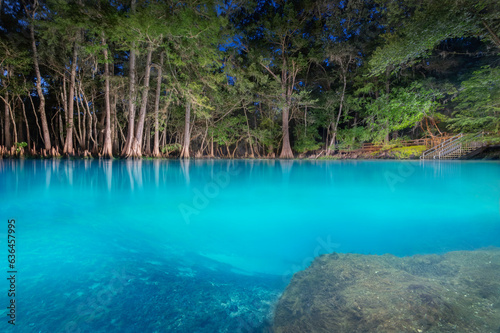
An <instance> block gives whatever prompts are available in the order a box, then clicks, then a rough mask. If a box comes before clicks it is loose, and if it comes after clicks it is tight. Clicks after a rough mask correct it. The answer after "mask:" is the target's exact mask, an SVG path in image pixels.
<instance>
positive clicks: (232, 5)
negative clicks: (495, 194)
mask: <svg viewBox="0 0 500 333" xmlns="http://www.w3.org/2000/svg"><path fill="white" fill-rule="evenodd" d="M499 54H500V3H499V1H498V0H477V1H476V0H474V1H473V0H342V1H339V0H318V1H315V0H288V1H283V0H270V1H267V0H251V1H243V0H206V1H202V0H185V1H175V0H164V1H161V0H68V1H65V0H22V1H10V0H0V111H1V113H0V137H1V142H0V146H1V147H0V155H2V154H10V155H16V154H17V155H37V156H69V157H71V156H85V157H89V156H92V157H104V158H112V157H122V158H134V157H143V156H148V157H176V158H192V157H196V158H201V157H221V158H245V157H248V158H274V157H276V158H296V157H303V156H307V154H311V153H317V152H318V151H322V152H323V153H324V155H325V156H329V155H334V154H336V152H338V151H339V150H341V149H344V150H345V149H347V150H349V149H355V148H357V147H359V146H360V145H361V144H363V143H380V144H388V143H390V142H394V141H397V140H403V139H418V138H426V137H427V138H429V137H431V138H432V137H435V136H442V135H445V134H452V133H478V132H481V131H484V132H487V133H490V134H491V135H497V136H498V133H499V132H500V57H499Z"/></svg>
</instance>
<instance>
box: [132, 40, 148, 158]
mask: <svg viewBox="0 0 500 333" xmlns="http://www.w3.org/2000/svg"><path fill="white" fill-rule="evenodd" d="M152 54H153V49H152V47H151V46H149V47H148V55H147V57H146V69H145V71H146V72H145V74H144V90H143V91H142V101H141V109H140V112H139V120H138V121H137V130H136V133H135V139H134V141H133V143H132V148H131V153H130V155H129V156H133V157H141V156H142V139H143V133H144V120H145V119H146V109H147V106H148V93H149V78H150V75H151V56H152Z"/></svg>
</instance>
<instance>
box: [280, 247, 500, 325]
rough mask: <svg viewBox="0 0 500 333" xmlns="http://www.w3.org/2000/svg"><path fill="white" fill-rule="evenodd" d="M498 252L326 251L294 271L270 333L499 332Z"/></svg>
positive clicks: (499, 272) (499, 267)
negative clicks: (401, 254)
mask: <svg viewBox="0 0 500 333" xmlns="http://www.w3.org/2000/svg"><path fill="white" fill-rule="evenodd" d="M499 277H500V249H497V248H488V249H485V250H478V251H460V252H450V253H446V254H444V255H416V256H413V257H405V258H398V257H395V256H392V255H382V256H376V255H360V254H337V253H333V254H329V255H323V256H321V257H318V258H316V260H314V262H313V263H312V264H311V266H310V267H309V268H307V269H306V270H305V271H302V272H298V273H297V274H295V275H294V277H293V278H292V281H291V282H290V284H289V285H288V287H287V288H286V290H285V292H284V293H283V295H282V297H281V299H280V301H279V303H278V305H277V307H276V310H275V317H274V332H276V333H296V332H325V333H326V332H329V333H343V332H346V333H352V332H384V333H391V332H461V333H467V332H478V333H479V332H481V333H485V332H500V279H499Z"/></svg>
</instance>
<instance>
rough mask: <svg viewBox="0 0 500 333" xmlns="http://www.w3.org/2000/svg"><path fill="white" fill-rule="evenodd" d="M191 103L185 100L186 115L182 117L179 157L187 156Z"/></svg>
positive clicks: (189, 139) (189, 138)
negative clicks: (181, 138)
mask: <svg viewBox="0 0 500 333" xmlns="http://www.w3.org/2000/svg"><path fill="white" fill-rule="evenodd" d="M190 129H191V103H190V102H189V101H187V102H186V117H185V119H184V142H183V143H182V151H181V158H189V143H190V141H191V133H190Z"/></svg>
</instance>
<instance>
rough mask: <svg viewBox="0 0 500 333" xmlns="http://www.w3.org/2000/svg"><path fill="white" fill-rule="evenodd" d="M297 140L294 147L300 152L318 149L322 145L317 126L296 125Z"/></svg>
mask: <svg viewBox="0 0 500 333" xmlns="http://www.w3.org/2000/svg"><path fill="white" fill-rule="evenodd" d="M294 133H295V142H294V145H293V149H294V150H295V151H297V152H298V153H301V154H302V153H307V152H308V151H313V150H317V149H319V148H320V147H321V142H318V140H321V137H320V136H319V134H318V129H317V128H316V127H315V126H309V127H307V128H305V127H302V126H296V127H295V128H294Z"/></svg>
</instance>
